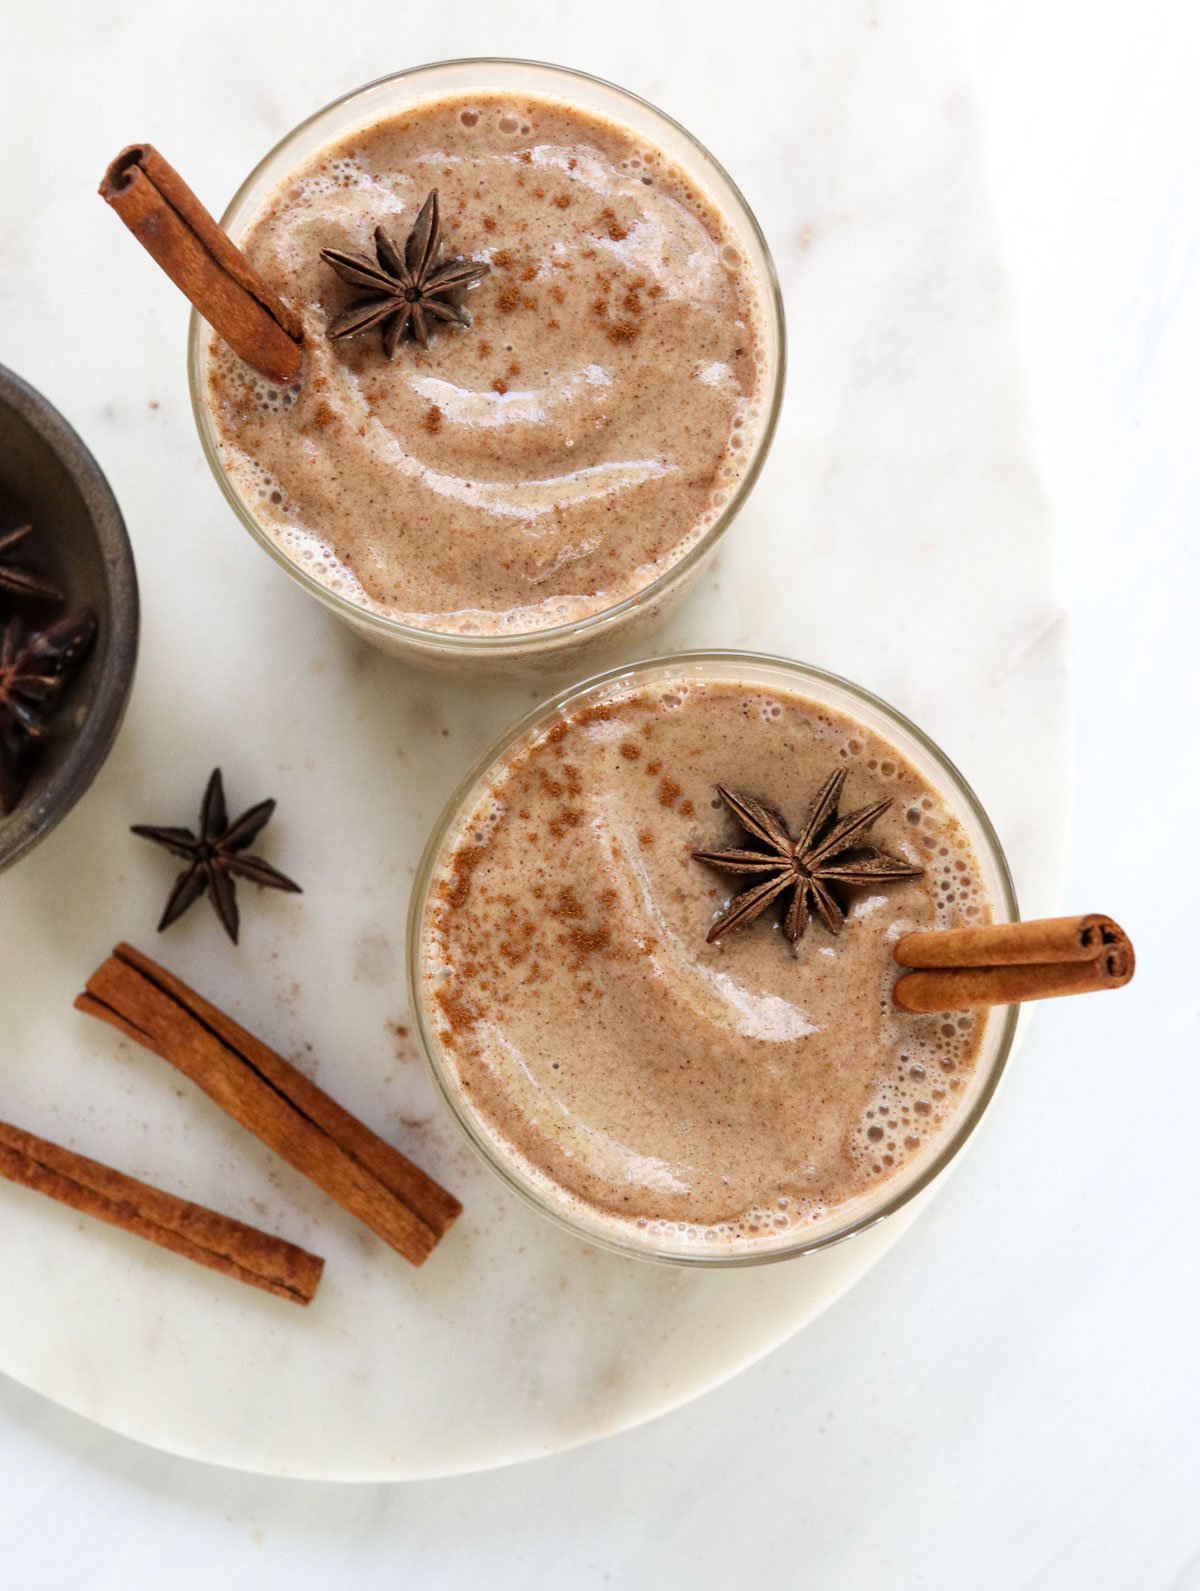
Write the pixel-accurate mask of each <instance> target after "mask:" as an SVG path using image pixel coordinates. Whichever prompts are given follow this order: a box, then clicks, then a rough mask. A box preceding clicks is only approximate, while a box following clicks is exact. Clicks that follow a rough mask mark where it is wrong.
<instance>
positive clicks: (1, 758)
mask: <svg viewBox="0 0 1200 1591" xmlns="http://www.w3.org/2000/svg"><path fill="white" fill-rule="evenodd" d="M95 633H96V618H95V615H94V614H93V613H92V612H91V610H90V609H88V608H83V609H81V610H80V611H79V612H78V613H71V614H68V615H67V617H66V618H65V619H59V620H58V621H57V623H55V624H51V625H49V626H48V627H47V628H46V629H44V630H36V631H34V633H33V634H32V635H28V636H27V635H26V634H25V631H24V627H23V626H22V624H21V621H20V620H19V619H9V621H8V623H7V624H6V625H5V627H4V630H3V634H2V635H0V812H11V811H12V810H13V808H14V807H15V806H16V804H17V802H18V801H19V800H20V797H21V792H22V791H23V790H24V788H25V784H26V781H27V780H28V778H29V774H30V770H31V768H32V765H33V761H34V756H35V754H36V751H37V748H38V746H39V745H40V744H41V742H42V741H44V740H45V739H46V737H47V736H48V735H49V733H50V721H51V718H52V716H53V713H54V709H55V708H56V707H57V705H58V702H59V698H60V697H61V696H62V693H63V691H64V690H65V689H66V687H67V684H68V683H69V681H70V678H71V675H72V674H73V673H74V672H75V669H76V667H77V666H78V664H79V662H80V660H81V659H82V657H83V655H84V653H85V652H86V651H87V649H88V647H89V646H90V645H91V644H92V637H93V636H94V635H95Z"/></svg>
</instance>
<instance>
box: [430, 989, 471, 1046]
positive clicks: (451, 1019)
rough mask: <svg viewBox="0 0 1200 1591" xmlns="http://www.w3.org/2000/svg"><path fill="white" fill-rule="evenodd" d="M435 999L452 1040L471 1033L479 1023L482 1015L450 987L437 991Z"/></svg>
mask: <svg viewBox="0 0 1200 1591" xmlns="http://www.w3.org/2000/svg"><path fill="white" fill-rule="evenodd" d="M433 998H434V999H435V1000H436V1001H437V1004H438V1007H439V1009H440V1010H441V1013H442V1016H443V1017H444V1018H445V1021H446V1026H447V1028H448V1030H449V1033H450V1036H451V1037H452V1038H457V1037H459V1036H460V1035H461V1034H463V1033H465V1032H469V1031H470V1029H471V1028H473V1027H474V1026H475V1024H476V1023H477V1022H478V1021H479V1016H480V1013H479V1012H478V1011H477V1010H476V1009H475V1007H474V1006H473V1005H472V1004H471V1003H470V1001H468V1000H466V999H464V997H463V996H462V995H461V994H459V993H457V992H456V990H454V989H453V988H451V987H449V986H448V985H443V986H442V987H441V988H440V989H438V990H436V991H435V993H434V996H433Z"/></svg>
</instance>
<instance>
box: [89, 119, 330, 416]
mask: <svg viewBox="0 0 1200 1591" xmlns="http://www.w3.org/2000/svg"><path fill="white" fill-rule="evenodd" d="M100 196H101V198H102V199H103V200H104V201H105V203H106V204H108V205H111V207H112V208H113V209H114V210H115V211H116V212H117V214H118V215H119V216H120V217H121V220H122V221H124V223H125V225H126V226H127V227H128V228H129V230H130V231H131V232H132V233H133V235H134V237H136V238H137V240H138V242H139V243H141V245H142V246H143V248H145V249H146V250H147V251H148V252H149V253H150V254H151V255H153V257H154V259H155V260H156V261H157V262H158V264H159V265H161V266H162V268H163V270H164V271H165V272H166V273H167V275H168V276H169V277H170V278H171V280H172V281H173V282H174V283H175V285H176V287H178V288H180V289H181V290H182V291H183V293H184V294H185V295H186V296H187V298H188V299H189V300H190V301H191V303H192V304H193V305H194V306H195V307H196V309H197V310H198V311H199V312H200V314H201V315H203V317H204V319H205V320H206V321H207V322H208V323H209V325H210V326H211V327H212V328H213V330H214V331H215V332H216V333H217V335H218V336H219V337H221V338H223V339H224V341H225V342H227V343H228V344H229V346H230V347H231V348H232V349H233V351H234V353H236V354H237V355H238V356H239V357H240V358H242V359H244V360H245V361H246V363H247V364H248V365H252V366H253V367H254V369H255V370H257V371H258V372H259V374H260V375H264V376H266V377H267V378H268V379H269V380H271V381H275V382H278V383H279V384H280V385H282V386H290V385H291V384H292V383H293V382H294V381H298V380H299V379H300V367H301V364H302V357H301V351H300V349H301V343H302V342H303V337H304V334H303V331H302V329H301V325H300V321H299V318H298V317H297V316H296V314H295V313H294V312H293V311H292V310H291V309H290V308H289V307H288V305H287V304H285V303H284V301H283V300H282V299H281V298H280V297H279V296H278V294H277V293H273V292H272V291H271V289H270V288H269V287H268V286H267V284H266V283H265V282H264V281H263V279H262V277H261V276H260V275H259V274H258V272H257V271H256V270H255V269H254V267H253V266H252V265H251V264H250V262H249V260H248V259H247V258H246V257H245V255H244V254H242V252H241V251H240V250H239V249H238V248H237V247H236V246H235V245H234V244H233V243H232V242H231V240H230V239H229V238H228V237H227V236H226V235H225V233H224V232H222V231H221V228H220V227H219V226H218V225H217V223H216V222H215V221H214V220H213V218H212V216H211V215H209V213H208V211H207V210H206V209H205V208H204V206H203V205H202V204H201V203H200V201H199V199H197V197H196V195H195V194H194V193H193V192H192V190H191V189H190V188H189V187H188V185H187V183H186V182H184V180H183V178H182V177H181V176H180V175H179V173H178V172H177V171H176V170H175V168H174V167H173V166H171V165H170V164H168V162H167V161H165V160H164V159H163V157H162V156H161V155H160V154H159V152H158V150H157V149H155V148H154V146H153V144H131V145H130V146H129V148H128V149H123V150H122V151H121V153H120V154H119V155H118V156H117V157H116V159H115V160H114V161H113V162H112V164H111V165H110V166H109V168H108V170H107V171H106V172H105V173H104V177H103V180H102V181H101V183H100Z"/></svg>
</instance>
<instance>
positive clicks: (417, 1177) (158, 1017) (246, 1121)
mask: <svg viewBox="0 0 1200 1591" xmlns="http://www.w3.org/2000/svg"><path fill="white" fill-rule="evenodd" d="M75 1005H76V1008H77V1009H78V1010H80V1011H85V1012H87V1013H88V1014H89V1015H91V1016H95V1017H99V1018H100V1020H101V1021H103V1022H107V1023H109V1024H110V1026H112V1027H115V1028H116V1029H118V1031H119V1032H121V1033H124V1034H126V1036H127V1037H129V1038H131V1039H134V1040H135V1041H136V1042H137V1043H139V1044H142V1045H144V1046H145V1047H146V1048H147V1049H148V1050H152V1051H153V1052H154V1053H155V1054H156V1055H161V1056H162V1058H163V1060H165V1061H169V1062H170V1064H171V1065H172V1066H175V1067H177V1068H178V1069H179V1070H180V1071H181V1072H182V1073H183V1074H184V1075H185V1076H186V1077H189V1078H190V1079H191V1080H192V1082H194V1083H196V1084H197V1085H198V1086H199V1087H200V1088H202V1089H203V1090H204V1092H205V1093H206V1094H207V1095H208V1096H209V1098H210V1099H212V1100H214V1101H215V1102H216V1103H217V1104H218V1105H220V1107H221V1108H222V1110H225V1111H227V1112H228V1113H229V1115H231V1116H232V1117H233V1118H234V1120H235V1121H238V1122H240V1123H241V1124H242V1126H243V1127H246V1128H247V1129H248V1130H249V1131H250V1132H252V1133H253V1134H254V1135H255V1137H257V1138H259V1139H261V1141H262V1142H263V1143H265V1144H266V1145H267V1146H268V1148H270V1149H273V1150H274V1151H275V1153H276V1154H277V1155H280V1156H281V1157H282V1158H283V1159H284V1160H286V1161H287V1162H288V1164H289V1165H291V1166H294V1167H295V1169H296V1170H297V1171H299V1172H301V1173H302V1174H303V1175H304V1176H306V1177H308V1178H309V1180H310V1181H312V1182H315V1183H316V1185H317V1187H319V1188H321V1189H322V1190H323V1191H324V1192H325V1193H327V1194H328V1195H329V1196H330V1198H332V1199H335V1200H336V1201H337V1202H338V1204H340V1205H341V1206H342V1208H343V1209H345V1210H348V1211H349V1212H350V1214H351V1215H354V1216H357V1217H358V1219H359V1220H360V1221H362V1222H364V1223H365V1224H366V1225H367V1226H369V1227H370V1228H371V1230H372V1231H373V1232H375V1233H376V1234H377V1235H378V1236H379V1237H381V1238H382V1239H383V1240H384V1242H385V1243H388V1244H389V1245H390V1246H391V1247H392V1248H394V1249H395V1250H396V1252H397V1253H399V1254H402V1255H403V1256H404V1258H405V1259H406V1260H408V1261H410V1262H411V1263H412V1264H413V1265H420V1264H422V1263H423V1261H424V1260H426V1259H427V1258H428V1257H429V1255H430V1254H431V1253H432V1252H433V1250H434V1249H435V1248H436V1247H437V1244H438V1243H439V1242H440V1241H441V1239H442V1237H443V1236H444V1235H445V1233H446V1232H447V1231H448V1230H449V1228H450V1227H451V1226H452V1225H453V1223H454V1222H455V1221H456V1220H457V1219H458V1217H459V1215H460V1214H461V1213H462V1205H461V1204H460V1203H459V1202H458V1200H457V1199H456V1198H455V1197H454V1195H453V1194H452V1193H448V1192H447V1191H446V1189H445V1188H443V1187H441V1186H440V1185H439V1184H438V1183H436V1182H435V1181H434V1180H433V1178H432V1177H429V1176H427V1175H426V1174H425V1172H423V1171H422V1170H421V1169H420V1167H419V1166H416V1165H414V1164H413V1163H412V1161H411V1160H409V1159H407V1158H406V1157H405V1156H404V1155H402V1154H401V1153H400V1151H399V1150H398V1149H393V1148H392V1146H391V1144H389V1143H387V1142H385V1141H384V1139H382V1138H380V1137H378V1136H377V1135H376V1134H375V1133H373V1132H372V1131H371V1130H370V1128H369V1127H366V1126H364V1124H363V1123H362V1122H360V1121H358V1120H357V1119H356V1118H355V1117H353V1116H352V1115H351V1114H350V1113H349V1111H346V1110H343V1109H342V1107H341V1106H340V1105H339V1104H337V1102H336V1101H335V1100H332V1099H330V1097H329V1095H328V1094H326V1093H325V1092H324V1091H323V1090H322V1089H320V1088H318V1087H317V1085H316V1084H315V1083H313V1082H311V1081H310V1080H309V1079H308V1078H307V1077H305V1076H304V1074H303V1073H302V1072H300V1071H298V1070H297V1069H296V1067H294V1066H292V1065H291V1064H290V1063H289V1062H288V1061H285V1060H284V1059H283V1057H282V1056H281V1055H277V1054H276V1053H275V1051H274V1050H272V1049H269V1048H268V1046H267V1045H265V1044H264V1043H263V1042H262V1041H261V1040H260V1039H256V1038H255V1037H254V1035H253V1034H252V1033H247V1031H246V1030H245V1028H243V1027H239V1026H238V1024H237V1023H236V1022H234V1021H233V1019H232V1018H231V1017H228V1016H226V1015H225V1013H224V1012H223V1011H221V1010H219V1009H218V1008H217V1007H216V1006H214V1005H211V1004H210V1003H209V1002H208V1001H207V1000H205V999H204V998H203V997H202V996H201V995H198V994H197V993H196V991H195V990H194V989H189V988H188V986H187V985H186V984H185V983H183V982H181V980H180V979H178V978H175V977H173V976H172V975H171V974H170V973H169V972H167V970H166V969H165V968H164V967H160V966H158V964H157V963H156V962H154V961H151V959H150V957H149V956H144V955H142V953H141V952H140V951H138V950H135V949H134V948H133V946H132V945H118V946H117V948H116V950H114V952H113V954H112V956H111V957H110V958H109V959H108V961H106V962H105V963H104V965H103V966H102V967H100V968H98V969H97V971H96V972H95V973H93V975H92V976H91V977H90V978H89V979H88V983H87V993H86V994H81V995H80V996H79V997H78V998H77V999H76V1001H75Z"/></svg>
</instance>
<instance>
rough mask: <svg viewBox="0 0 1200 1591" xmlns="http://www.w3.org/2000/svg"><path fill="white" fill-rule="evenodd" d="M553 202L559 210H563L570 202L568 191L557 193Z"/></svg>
mask: <svg viewBox="0 0 1200 1591" xmlns="http://www.w3.org/2000/svg"><path fill="white" fill-rule="evenodd" d="M554 202H555V204H556V205H557V206H558V208H559V209H560V210H565V209H566V208H567V206H568V205H569V204H570V202H571V195H570V194H569V193H560V194H558V195H557V197H556V198H555V200H554Z"/></svg>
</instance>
